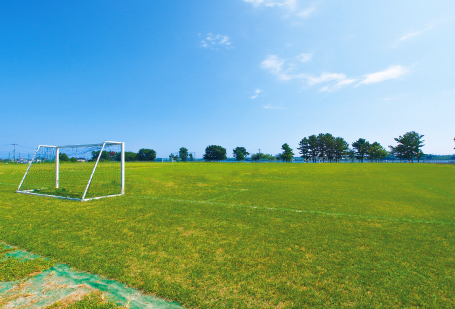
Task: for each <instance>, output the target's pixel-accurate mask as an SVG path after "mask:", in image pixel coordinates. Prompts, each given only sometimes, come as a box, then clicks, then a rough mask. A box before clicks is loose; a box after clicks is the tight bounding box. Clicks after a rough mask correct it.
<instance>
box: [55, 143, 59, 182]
mask: <svg viewBox="0 0 455 309" xmlns="http://www.w3.org/2000/svg"><path fill="white" fill-rule="evenodd" d="M59 154H60V148H58V147H57V150H56V152H55V188H56V189H58V178H59V171H60V166H59V165H60V164H59V163H60V155H59Z"/></svg>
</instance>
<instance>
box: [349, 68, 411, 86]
mask: <svg viewBox="0 0 455 309" xmlns="http://www.w3.org/2000/svg"><path fill="white" fill-rule="evenodd" d="M408 72H409V68H406V67H403V66H401V65H393V66H391V67H389V68H388V69H387V70H385V71H381V72H376V73H371V74H367V75H365V79H364V80H363V81H361V82H360V83H358V84H357V85H356V87H357V86H359V85H360V84H366V85H368V84H373V83H379V82H382V81H385V80H388V79H395V78H399V77H401V76H403V75H405V74H407V73H408Z"/></svg>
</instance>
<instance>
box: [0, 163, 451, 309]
mask: <svg viewBox="0 0 455 309" xmlns="http://www.w3.org/2000/svg"><path fill="white" fill-rule="evenodd" d="M24 171H25V166H22V165H0V183H1V185H0V240H2V241H5V242H7V243H9V244H13V245H18V246H21V247H23V248H26V249H28V250H30V251H33V252H36V253H38V254H41V255H43V256H48V257H52V258H55V259H57V260H58V261H60V262H63V263H67V264H69V265H71V266H74V267H77V268H79V269H83V270H87V271H90V272H94V273H98V274H102V275H105V276H108V277H110V278H113V279H117V280H120V281H122V282H124V283H127V284H129V285H131V286H132V287H136V288H140V289H142V290H144V291H146V292H149V293H153V294H156V295H158V296H162V297H165V298H167V299H170V300H177V301H179V302H180V303H181V304H183V305H185V306H187V307H198V308H229V307H237V308H270V307H278V308H304V307H328V308H340V307H384V308H385V307H396V308H402V307H434V308H436V307H454V306H455V292H454V287H455V186H454V184H455V167H454V166H448V165H428V164H369V163H366V164H232V163H228V164H221V163H220V164H219V163H216V164H202V163H194V164H192V163H190V164H162V163H129V164H127V167H126V180H127V184H126V192H127V193H126V195H125V196H123V197H116V198H108V199H101V200H96V201H90V202H85V203H81V202H75V201H67V200H58V199H52V198H45V197H37V196H29V195H22V194H16V193H14V191H15V189H16V187H17V184H18V183H19V182H20V180H21V177H22V176H23V173H24Z"/></svg>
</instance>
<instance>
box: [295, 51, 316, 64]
mask: <svg viewBox="0 0 455 309" xmlns="http://www.w3.org/2000/svg"><path fill="white" fill-rule="evenodd" d="M312 58H313V54H310V53H308V54H305V53H302V54H300V55H298V56H297V59H298V60H299V61H300V62H308V61H311V59H312Z"/></svg>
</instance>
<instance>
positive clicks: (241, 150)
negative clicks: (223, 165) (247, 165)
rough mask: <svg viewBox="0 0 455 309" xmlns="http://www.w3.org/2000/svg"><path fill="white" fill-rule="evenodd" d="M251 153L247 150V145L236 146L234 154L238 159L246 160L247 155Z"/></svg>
mask: <svg viewBox="0 0 455 309" xmlns="http://www.w3.org/2000/svg"><path fill="white" fill-rule="evenodd" d="M249 154H250V153H249V152H247V151H246V149H245V147H236V148H235V149H234V150H233V155H234V158H235V159H236V160H237V161H243V160H245V157H247V156H248V155H249Z"/></svg>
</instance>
